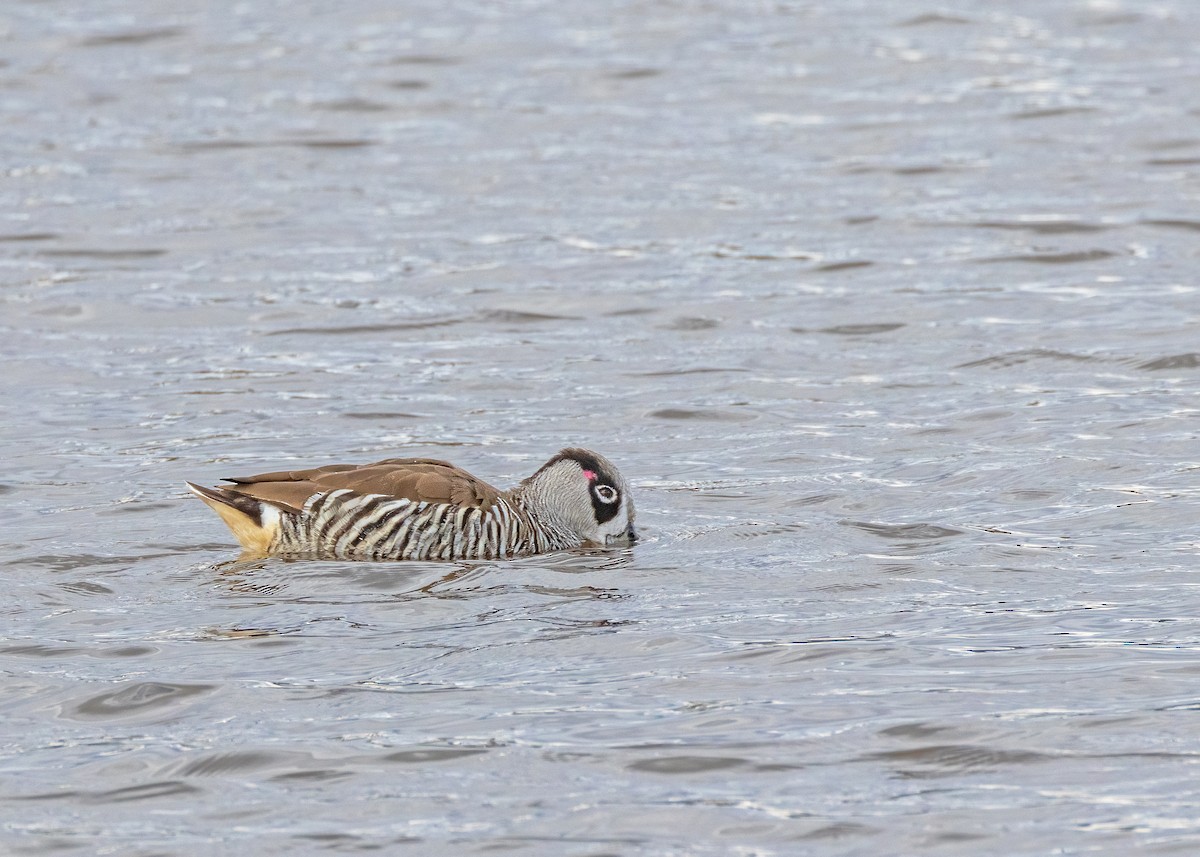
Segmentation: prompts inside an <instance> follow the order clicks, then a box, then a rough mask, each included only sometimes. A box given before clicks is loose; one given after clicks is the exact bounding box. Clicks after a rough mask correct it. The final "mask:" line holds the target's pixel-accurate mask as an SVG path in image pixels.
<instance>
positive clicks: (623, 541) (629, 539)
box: [607, 524, 637, 545]
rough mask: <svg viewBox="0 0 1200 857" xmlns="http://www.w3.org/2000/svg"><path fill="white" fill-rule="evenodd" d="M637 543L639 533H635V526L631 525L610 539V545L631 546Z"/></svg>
mask: <svg viewBox="0 0 1200 857" xmlns="http://www.w3.org/2000/svg"><path fill="white" fill-rule="evenodd" d="M636 541H637V533H636V532H634V529H633V524H630V525H629V526H628V527H626V528H625V529H624V530H623V531H621V532H619V533H616V534H614V535H611V536H609V537H608V540H607V542H608V544H610V545H631V544H633V543H634V542H636Z"/></svg>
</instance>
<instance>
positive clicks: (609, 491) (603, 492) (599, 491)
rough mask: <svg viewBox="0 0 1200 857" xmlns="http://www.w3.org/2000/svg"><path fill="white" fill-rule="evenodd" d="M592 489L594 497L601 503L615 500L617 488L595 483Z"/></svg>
mask: <svg viewBox="0 0 1200 857" xmlns="http://www.w3.org/2000/svg"><path fill="white" fill-rule="evenodd" d="M592 490H593V491H594V492H596V499H598V500H599V501H600V502H601V503H615V502H617V489H616V488H613V487H612V486H611V485H597V486H596V487H595V488H593V489H592Z"/></svg>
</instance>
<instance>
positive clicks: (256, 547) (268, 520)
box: [187, 482, 280, 555]
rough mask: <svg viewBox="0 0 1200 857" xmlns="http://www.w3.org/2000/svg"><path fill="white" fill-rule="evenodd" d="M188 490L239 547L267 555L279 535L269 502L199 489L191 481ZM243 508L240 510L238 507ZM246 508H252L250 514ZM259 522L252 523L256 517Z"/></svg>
mask: <svg viewBox="0 0 1200 857" xmlns="http://www.w3.org/2000/svg"><path fill="white" fill-rule="evenodd" d="M187 486H188V489H189V490H190V491H191V492H192V493H193V494H195V495H196V496H197V497H199V498H200V499H201V500H203V501H204V502H205V503H206V504H208V507H209V508H210V509H212V510H213V511H214V512H216V513H217V514H218V515H220V516H221V520H222V521H224V522H225V525H226V526H227V527H229V529H230V530H231V531H232V532H233V535H234V537H235V538H237V540H238V541H239V542H241V545H242V547H244V548H245V549H246V550H247V551H250V552H252V553H255V554H263V555H265V554H267V553H269V552H270V549H271V543H272V542H273V541H274V540H275V536H276V535H278V534H279V522H280V512H279V509H277V508H276V507H275V506H273V505H271V504H270V503H264V502H262V501H261V500H255V499H254V498H252V497H246V496H244V495H232V496H231V495H229V494H226V493H224V492H223V491H220V490H214V489H212V488H202V487H201V486H199V485H195V484H193V483H191V482H189V483H187ZM239 507H242V508H239ZM246 509H252V510H253V511H254V512H255V514H254V515H252V514H251V513H250V512H249V511H246ZM256 515H257V518H258V519H259V520H261V522H262V523H261V524H260V523H259V520H255V516H256Z"/></svg>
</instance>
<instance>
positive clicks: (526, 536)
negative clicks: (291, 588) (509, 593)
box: [186, 447, 636, 560]
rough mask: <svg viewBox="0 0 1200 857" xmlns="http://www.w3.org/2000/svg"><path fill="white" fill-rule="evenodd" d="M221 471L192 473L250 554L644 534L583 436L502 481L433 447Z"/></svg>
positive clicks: (414, 549) (498, 546)
mask: <svg viewBox="0 0 1200 857" xmlns="http://www.w3.org/2000/svg"><path fill="white" fill-rule="evenodd" d="M221 481H223V482H229V483H232V484H230V485H221V486H217V487H214V488H206V487H203V486H201V485H198V484H196V483H194V482H187V483H186V484H187V487H188V489H189V490H190V491H191V492H192V493H194V494H195V495H196V496H197V497H199V498H200V499H201V500H203V501H204V502H205V503H207V504H208V506H209V507H210V508H211V509H212V510H213V511H215V512H216V513H217V514H218V515H219V516H220V518H221V520H222V521H224V522H225V524H226V526H228V527H229V529H230V530H231V531H232V533H233V535H234V537H235V538H236V539H237V540H238V542H239V543H240V544H241V546H242V548H243V549H244V554H243V555H250V556H266V555H283V556H288V555H306V556H316V557H322V558H335V559H368V560H494V559H512V558H515V557H520V556H528V555H532V554H540V553H547V552H550V551H558V550H566V549H569V548H577V547H589V546H605V545H612V544H620V543H626V544H631V543H632V542H633V541H634V540H635V539H636V533H635V531H634V525H633V522H634V504H633V498H632V496H630V492H629V485H628V483H627V482H626V481H625V478H624V477H623V476H622V475H621V473H620V471H618V470H617V468H616V467H615V466H614V465H613V464H612V462H610V461H609V460H608V459H607V458H605V457H604V456H602V455H600V454H599V453H597V452H593V451H591V450H589V449H583V448H580V447H568V448H566V449H562V450H560V451H559V452H558V453H557V454H556V455H554V456H553V457H551V458H550V459H549V460H548V461H547V462H546V463H545V464H543V465H542V466H541V467H540V468H538V470H537V471H536V472H534V473H533V475H531V476H529V477H527V478H526V479H524V480H522V481H521V482H520V483H519V484H518V485H516V486H514V487H512V488H510V489H508V490H504V491H501V490H499V489H497V488H495V487H493V486H492V485H489V484H488V483H487V482H485V481H483V480H482V479H480V478H479V477H477V476H474V475H472V474H471V473H468V472H467V471H466V470H463V469H462V468H460V467H456V466H455V465H453V464H451V463H449V462H447V461H441V460H439V459H434V458H387V459H384V460H382V461H376V462H374V463H371V464H327V465H324V466H320V467H313V468H309V469H304V470H281V471H275V472H272V473H260V474H258V475H256V476H235V477H228V478H224V479H222V480H221Z"/></svg>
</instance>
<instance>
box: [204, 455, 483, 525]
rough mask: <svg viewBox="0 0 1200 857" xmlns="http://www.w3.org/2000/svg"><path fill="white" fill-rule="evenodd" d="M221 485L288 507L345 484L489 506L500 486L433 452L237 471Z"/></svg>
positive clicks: (387, 494)
mask: <svg viewBox="0 0 1200 857" xmlns="http://www.w3.org/2000/svg"><path fill="white" fill-rule="evenodd" d="M225 481H226V482H234V483H236V484H235V485H233V486H231V487H227V488H223V489H222V490H224V491H232V492H234V493H237V494H245V495H247V496H249V497H256V498H257V499H259V500H265V501H267V502H268V503H273V504H275V505H277V506H283V507H285V508H287V509H291V510H292V511H297V512H298V511H300V510H301V509H303V508H304V501H305V500H307V499H308V498H309V497H311V496H312V495H314V494H320V493H323V492H326V491H336V490H338V489H339V488H348V489H349V490H351V491H354V492H355V493H357V494H382V495H383V496H385V497H395V498H397V499H405V500H412V501H414V502H422V501H423V502H426V503H449V504H451V505H454V506H475V507H477V508H481V509H487V508H490V507H491V505H492V504H493V503H495V502H496V499H497V498H498V497H499V494H500V492H499V491H498V490H497V489H495V488H493V487H492V486H491V485H489V484H487V483H486V482H484V481H483V480H482V479H478V478H476V477H474V476H472V475H471V474H470V473H468V472H467V471H465V470H463V469H462V468H459V467H455V466H454V465H453V464H450V463H449V462H446V461H438V460H437V459H434V458H388V459H385V460H383V461H377V462H375V463H374V464H327V465H325V466H324V467H314V468H311V469H309V470H280V471H277V472H275V473H260V474H259V475H257V476H235V477H232V478H227V479H226V480H225Z"/></svg>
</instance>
